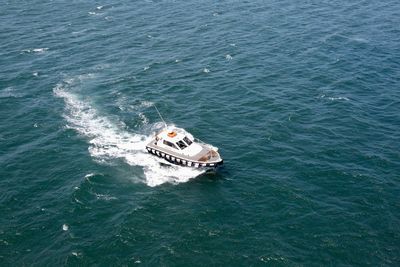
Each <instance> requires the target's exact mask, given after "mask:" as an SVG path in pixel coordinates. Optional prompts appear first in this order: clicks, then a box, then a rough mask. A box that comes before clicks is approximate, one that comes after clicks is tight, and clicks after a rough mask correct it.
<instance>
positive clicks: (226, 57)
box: [225, 54, 233, 60]
mask: <svg viewBox="0 0 400 267" xmlns="http://www.w3.org/2000/svg"><path fill="white" fill-rule="evenodd" d="M225 59H226V60H232V59H233V57H232V56H231V55H229V54H228V55H226V56H225Z"/></svg>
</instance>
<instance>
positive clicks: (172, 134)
mask: <svg viewBox="0 0 400 267" xmlns="http://www.w3.org/2000/svg"><path fill="white" fill-rule="evenodd" d="M168 136H169V137H175V136H176V132H169V133H168Z"/></svg>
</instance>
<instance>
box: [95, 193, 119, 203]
mask: <svg viewBox="0 0 400 267" xmlns="http://www.w3.org/2000/svg"><path fill="white" fill-rule="evenodd" d="M95 196H96V198H97V199H99V200H105V201H110V200H116V199H117V198H116V197H113V196H110V195H104V194H97V193H95Z"/></svg>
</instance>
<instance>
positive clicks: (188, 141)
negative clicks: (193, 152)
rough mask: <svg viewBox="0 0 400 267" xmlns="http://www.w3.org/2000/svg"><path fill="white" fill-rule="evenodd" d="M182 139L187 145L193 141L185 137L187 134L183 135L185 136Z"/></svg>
mask: <svg viewBox="0 0 400 267" xmlns="http://www.w3.org/2000/svg"><path fill="white" fill-rule="evenodd" d="M183 141H185V142H186V144H188V146H190V145H191V144H192V143H193V142H192V141H191V140H190V139H189V138H187V136H185V137H184V138H183Z"/></svg>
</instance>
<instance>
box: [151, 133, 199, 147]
mask: <svg viewBox="0 0 400 267" xmlns="http://www.w3.org/2000/svg"><path fill="white" fill-rule="evenodd" d="M157 139H158V140H163V143H164V144H165V145H168V146H170V147H173V148H179V149H185V148H186V147H188V146H190V145H191V144H192V143H193V136H192V135H191V134H190V133H188V132H186V131H183V130H179V129H166V130H163V131H162V132H160V133H159V134H158V135H157ZM175 145H176V146H175Z"/></svg>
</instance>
